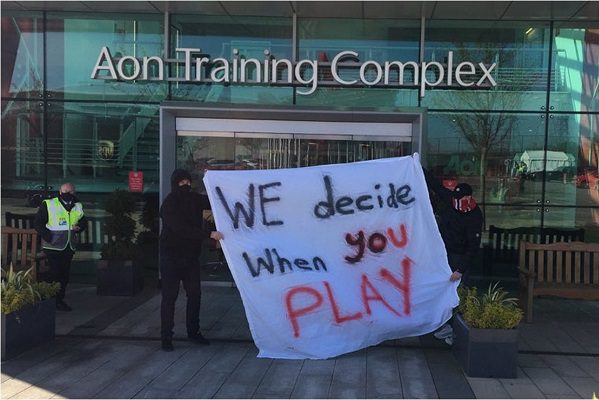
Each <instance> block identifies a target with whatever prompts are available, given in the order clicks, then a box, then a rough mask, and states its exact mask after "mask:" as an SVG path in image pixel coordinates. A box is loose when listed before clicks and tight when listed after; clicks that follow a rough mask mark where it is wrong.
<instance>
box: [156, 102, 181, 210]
mask: <svg viewBox="0 0 599 400" xmlns="http://www.w3.org/2000/svg"><path fill="white" fill-rule="evenodd" d="M175 121H176V119H175V115H174V114H173V113H171V112H170V111H169V110H165V109H163V108H161V109H160V204H162V201H163V200H164V198H165V197H166V195H168V194H169V192H170V191H171V184H170V176H171V174H172V172H173V170H174V169H175V165H176V163H177V160H176V158H177V149H176V147H177V130H176V129H177V127H176V123H175Z"/></svg>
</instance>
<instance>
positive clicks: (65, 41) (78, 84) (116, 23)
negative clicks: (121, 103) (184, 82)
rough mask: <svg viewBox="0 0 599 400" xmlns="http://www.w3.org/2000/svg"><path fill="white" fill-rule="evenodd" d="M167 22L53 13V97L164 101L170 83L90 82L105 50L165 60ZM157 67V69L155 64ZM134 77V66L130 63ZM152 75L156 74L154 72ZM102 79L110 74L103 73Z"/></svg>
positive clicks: (49, 78) (50, 63) (143, 17)
mask: <svg viewBox="0 0 599 400" xmlns="http://www.w3.org/2000/svg"><path fill="white" fill-rule="evenodd" d="M163 23H164V19H163V17H162V16H161V15H150V14H136V15H127V14H118V15H115V14H53V13H49V14H48V21H47V24H48V26H49V27H50V28H49V29H48V34H47V40H48V43H47V45H48V49H52V51H49V52H48V53H47V54H46V57H47V59H48V60H47V65H48V74H47V90H48V92H49V95H50V96H51V97H52V98H53V99H60V98H64V99H77V100H105V101H106V100H108V101H110V100H130V101H133V100H137V101H144V102H151V101H156V102H157V101H160V100H162V99H164V97H165V96H166V92H167V89H166V88H167V84H166V82H137V81H133V82H124V81H113V80H104V79H95V80H94V79H91V78H90V75H91V73H92V71H93V69H94V66H95V63H96V62H97V60H98V56H99V54H100V50H101V49H102V47H104V46H107V47H108V48H109V49H110V52H111V54H112V57H113V58H119V57H123V56H133V57H137V58H138V59H141V58H143V57H144V56H148V57H151V56H159V57H160V56H162V55H163V54H162V53H163V49H164V43H163V40H164V39H163V36H164V28H163ZM152 67H153V68H155V65H153V66H152ZM124 68H125V70H126V71H128V73H129V74H130V70H131V69H132V68H133V65H132V64H125V66H124ZM149 73H150V74H155V75H156V74H157V71H153V70H150V71H149ZM101 75H107V72H106V71H103V72H102V73H101Z"/></svg>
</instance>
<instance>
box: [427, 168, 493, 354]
mask: <svg viewBox="0 0 599 400" xmlns="http://www.w3.org/2000/svg"><path fill="white" fill-rule="evenodd" d="M423 170H424V176H425V178H426V184H427V186H428V188H429V189H430V190H432V191H433V192H434V193H435V194H436V195H437V196H438V198H439V203H440V204H439V210H438V216H439V220H438V225H439V231H440V232H441V237H442V238H443V243H444V244H445V250H446V251H447V261H448V263H449V266H450V268H451V271H452V274H451V276H450V277H449V280H451V281H457V280H459V279H461V278H462V277H463V276H464V274H466V273H467V272H468V268H470V266H471V265H472V263H473V262H474V258H475V256H476V254H477V252H478V249H479V247H480V241H481V232H482V225H483V214H482V211H481V210H480V208H479V207H478V205H477V204H476V201H475V200H474V198H473V197H472V187H471V186H470V185H468V184H467V183H460V184H458V185H457V186H456V187H455V189H454V190H450V189H447V188H445V187H444V186H443V185H442V184H441V183H440V182H439V181H438V180H437V179H436V178H435V177H434V176H433V175H432V174H431V173H430V172H429V171H427V170H426V169H424V168H423ZM435 337H436V338H438V339H445V341H446V342H447V343H448V344H452V343H453V331H452V330H451V326H450V325H449V324H445V325H444V326H443V327H441V329H440V330H439V331H438V332H436V333H435Z"/></svg>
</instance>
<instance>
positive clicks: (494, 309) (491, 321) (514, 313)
mask: <svg viewBox="0 0 599 400" xmlns="http://www.w3.org/2000/svg"><path fill="white" fill-rule="evenodd" d="M458 295H459V296H460V305H459V307H458V311H459V312H460V313H461V314H462V316H463V317H464V320H465V321H466V322H467V323H468V325H470V326H471V327H473V328H481V329H512V328H515V327H516V326H518V324H519V323H520V321H521V320H522V317H523V315H524V314H523V312H522V310H521V309H520V308H519V307H518V303H517V300H518V299H517V298H515V297H508V296H509V293H508V292H506V291H505V290H504V289H503V288H502V287H499V282H496V283H495V284H494V285H493V284H492V285H489V288H488V289H487V292H486V293H485V294H483V295H482V296H479V295H478V292H477V289H476V288H475V287H472V288H469V287H466V286H460V287H459V288H458Z"/></svg>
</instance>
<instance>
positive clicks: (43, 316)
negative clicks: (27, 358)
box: [2, 298, 56, 360]
mask: <svg viewBox="0 0 599 400" xmlns="http://www.w3.org/2000/svg"><path fill="white" fill-rule="evenodd" d="M55 317H56V299H54V298H51V299H46V300H44V301H41V302H39V303H36V304H33V305H31V306H29V307H25V308H23V309H21V310H19V311H15V312H13V313H10V314H2V360H8V359H9V358H13V357H14V356H16V355H18V354H20V353H22V352H23V351H25V350H29V349H31V348H32V347H34V346H38V345H40V344H43V343H46V342H49V341H51V340H53V339H54V331H55V327H56V320H55Z"/></svg>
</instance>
